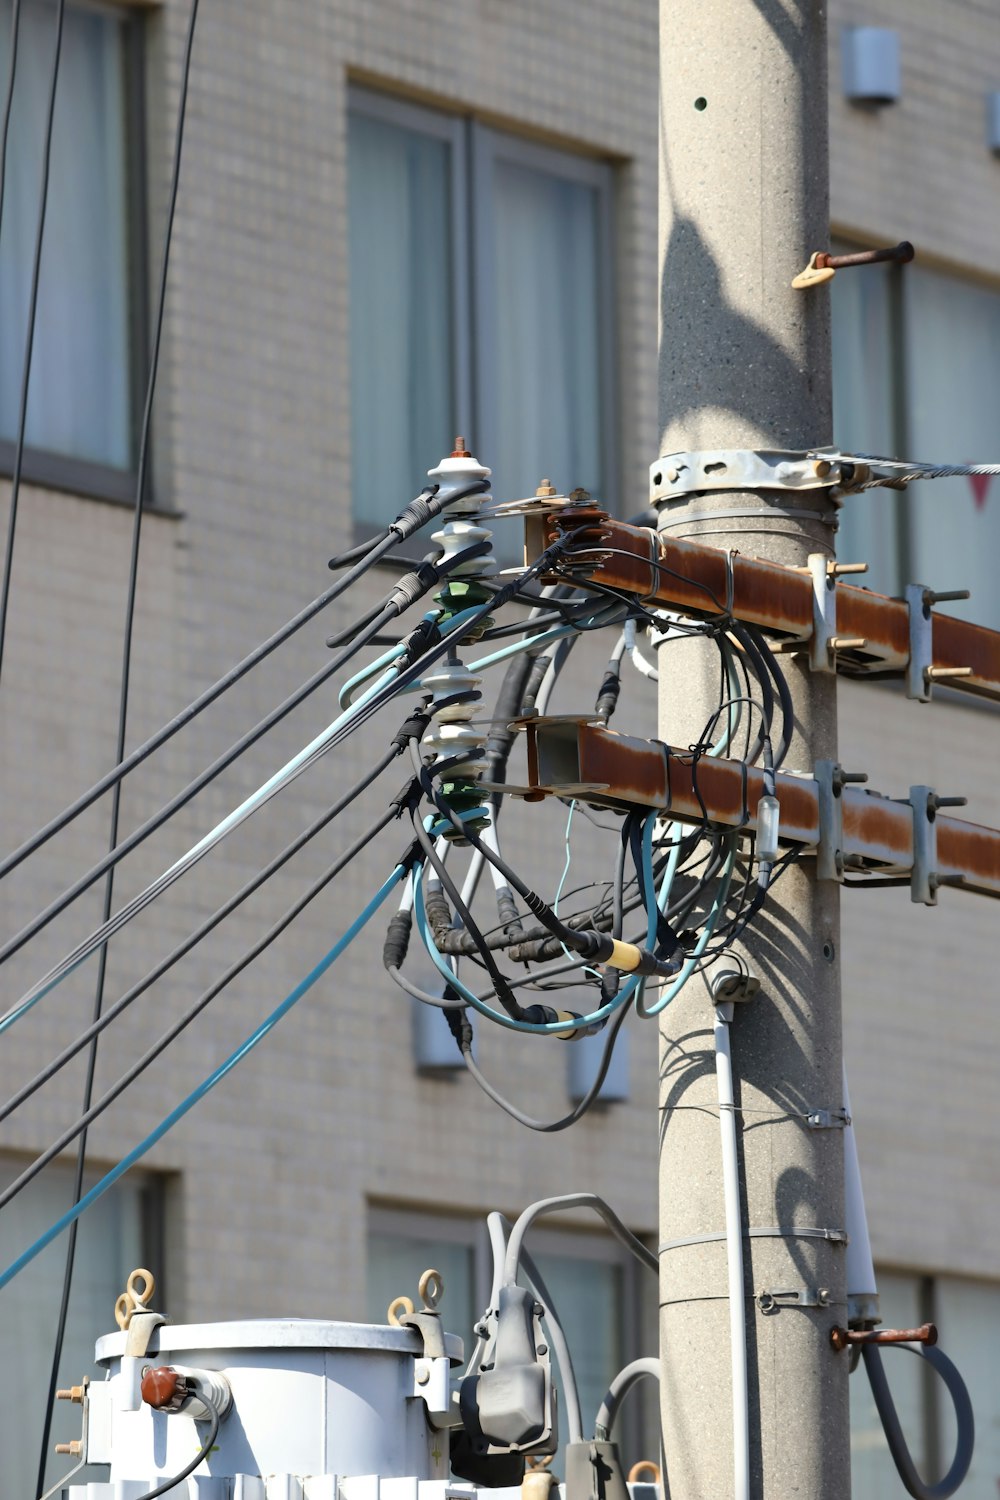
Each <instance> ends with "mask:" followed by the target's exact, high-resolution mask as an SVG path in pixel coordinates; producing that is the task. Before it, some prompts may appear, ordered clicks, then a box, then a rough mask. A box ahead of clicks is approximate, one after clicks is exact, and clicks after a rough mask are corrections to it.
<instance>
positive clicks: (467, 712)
mask: <svg viewBox="0 0 1000 1500" xmlns="http://www.w3.org/2000/svg"><path fill="white" fill-rule="evenodd" d="M482 680H483V679H482V678H481V677H478V676H477V675H476V673H475V672H470V671H469V669H468V667H467V666H465V665H464V664H463V663H462V662H460V661H454V662H445V663H444V664H443V665H442V666H439V667H435V669H434V671H433V672H428V674H427V676H426V677H423V678H421V686H422V687H423V688H424V689H425V690H426V691H428V692H430V693H432V694H433V702H432V704H431V712H432V713H433V714H434V717H435V718H436V719H437V718H440V719H441V721H442V722H443V723H446V724H447V723H453V722H454V721H455V720H457V719H471V718H473V717H474V716H475V714H476V713H477V712H478V711H479V709H480V703H479V700H478V699H475V700H473V701H471V702H468V703H448V704H447V706H446V707H443V708H438V706H437V705H438V704H439V703H445V702H446V700H447V699H448V698H451V697H454V695H455V694H456V693H474V692H475V691H476V689H477V688H478V687H479V684H480V683H481V682H482Z"/></svg>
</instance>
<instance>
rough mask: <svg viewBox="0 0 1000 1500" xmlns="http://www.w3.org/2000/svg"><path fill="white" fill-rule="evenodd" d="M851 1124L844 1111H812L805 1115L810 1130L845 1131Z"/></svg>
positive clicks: (841, 1109) (848, 1116)
mask: <svg viewBox="0 0 1000 1500" xmlns="http://www.w3.org/2000/svg"><path fill="white" fill-rule="evenodd" d="M850 1123H851V1117H850V1115H849V1114H848V1113H847V1110H846V1109H843V1108H840V1109H813V1110H810V1112H809V1114H807V1115H806V1125H807V1126H808V1128H809V1129H810V1130H845V1129H846V1128H847V1126H848V1125H850Z"/></svg>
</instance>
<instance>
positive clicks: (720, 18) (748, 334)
mask: <svg viewBox="0 0 1000 1500" xmlns="http://www.w3.org/2000/svg"><path fill="white" fill-rule="evenodd" d="M660 48H661V101H660V109H661V116H660V256H659V270H660V316H661V327H660V356H659V412H660V434H659V442H660V446H659V449H658V452H659V453H661V454H671V453H678V452H688V453H690V452H703V451H706V450H717V449H761V448H765V449H788V450H798V451H801V450H806V449H811V448H814V447H816V446H819V445H822V444H825V443H827V442H829V440H830V436H831V431H830V429H831V374H830V329H829V305H828V292H827V291H826V290H825V289H824V288H823V287H821V286H820V287H814V288H811V289H809V290H807V291H795V290H793V289H792V287H791V282H792V279H793V277H794V276H795V275H796V273H797V271H798V270H799V269H800V268H801V267H802V266H803V265H804V264H805V263H806V262H807V260H808V258H809V256H810V254H811V253H812V251H813V250H814V249H815V247H816V246H817V245H825V244H828V243H829V209H828V167H827V85H826V68H827V62H826V25H825V16H824V8H823V7H822V6H821V4H820V3H819V0H785V3H784V4H782V5H774V6H771V5H764V4H761V3H759V0H717V3H715V4H710V5H707V4H705V0H661V4H660ZM858 274H864V272H859V273H858ZM830 520H831V516H830V514H829V506H828V504H826V503H825V499H824V497H823V492H822V491H821V492H818V493H817V492H816V491H813V492H809V493H802V494H795V493H793V492H791V491H788V490H785V491H775V492H771V493H764V492H759V491H750V492H742V493H739V492H733V491H731V490H730V491H728V492H725V493H721V494H720V493H701V494H697V493H695V494H688V495H684V496H682V497H680V498H676V499H672V500H668V501H666V502H664V503H662V504H661V506H660V511H659V527H660V529H661V532H663V533H665V534H668V535H670V536H671V537H675V538H684V539H688V540H691V541H695V542H699V543H704V544H707V545H711V546H716V547H719V548H722V549H730V548H739V549H740V550H741V551H743V552H752V553H753V554H754V555H755V556H757V557H762V558H766V559H768V560H769V561H773V562H776V563H783V564H786V565H790V566H796V567H805V566H806V565H807V559H808V557H809V554H810V553H813V554H815V553H827V554H829V555H830V556H831V557H832V556H833V550H834V548H833V540H834V538H833V531H832V529H831V526H830ZM783 662H784V664H785V669H786V671H787V675H788V678H789V682H790V685H791V691H792V697H793V702H794V708H795V726H796V727H795V733H794V737H793V740H792V744H791V749H790V753H789V756H788V760H787V765H788V767H790V768H795V769H800V770H803V771H809V772H811V769H812V767H813V765H814V764H815V762H816V761H817V760H820V759H826V760H836V758H837V744H836V696H835V695H836V678H835V677H834V676H833V675H832V673H823V672H815V673H810V671H809V668H808V666H807V665H806V664H805V663H803V662H801V661H799V660H789V659H788V658H784V659H783ZM660 693H661V707H660V736H661V738H662V739H664V740H666V741H668V742H669V743H673V744H675V745H677V744H679V745H685V744H690V743H693V742H694V741H696V740H697V738H698V736H699V734H700V732H701V730H702V728H703V726H704V725H705V723H706V721H707V720H708V719H709V717H710V715H711V714H712V713H713V712H714V711H715V709H716V707H717V705H718V694H719V683H718V655H717V652H716V651H715V648H714V646H712V645H711V643H710V642H706V641H704V640H697V639H692V640H690V641H676V640H672V641H670V642H669V643H668V644H666V645H664V646H662V647H661V649H660ZM741 952H742V955H743V957H744V958H745V959H746V961H747V963H748V964H749V966H750V968H751V971H752V972H753V973H754V974H755V975H756V976H757V977H758V978H759V979H760V982H761V988H760V991H759V993H758V994H757V995H756V997H755V998H753V999H752V1000H750V1001H748V1003H746V1004H743V1005H739V1006H736V1007H735V1008H734V1009H735V1015H734V1018H733V1020H732V1022H731V1025H730V1027H729V1034H730V1042H731V1054H732V1069H733V1074H734V1082H735V1100H736V1107H737V1120H738V1121H743V1120H746V1119H752V1120H753V1121H754V1127H755V1128H754V1129H753V1130H751V1131H749V1132H748V1131H746V1130H745V1129H744V1128H743V1126H742V1125H740V1126H739V1128H738V1161H739V1175H740V1181H741V1199H742V1218H743V1236H744V1237H743V1247H744V1298H743V1306H744V1314H745V1331H746V1351H747V1353H746V1364H747V1375H748V1391H749V1394H748V1401H747V1403H746V1405H747V1410H748V1413H749V1422H748V1437H747V1438H746V1439H745V1442H744V1451H743V1452H742V1454H741V1452H740V1451H739V1450H740V1442H739V1441H737V1442H736V1444H735V1447H734V1441H733V1437H734V1428H736V1427H738V1424H737V1423H736V1422H735V1420H734V1411H733V1404H732V1389H733V1387H732V1362H731V1331H730V1315H729V1297H728V1285H729V1283H728V1279H727V1251H726V1244H725V1242H724V1240H723V1239H720V1238H719V1237H718V1235H719V1231H721V1230H723V1229H724V1227H725V1217H724V1195H723V1181H722V1165H721V1153H720V1139H719V1120H718V1102H717V1094H716V1083H715V1067H714V1063H713V1055H714V1047H713V1028H714V1022H715V1015H714V1006H713V999H712V994H711V990H710V984H709V977H708V976H706V977H704V978H697V977H696V978H694V979H692V981H691V982H690V983H689V984H688V985H687V986H686V988H685V989H684V990H683V991H682V992H681V994H680V995H679V996H678V998H677V999H675V1000H674V1002H673V1003H672V1004H671V1005H669V1006H668V1007H667V1008H666V1009H665V1010H664V1012H663V1014H662V1018H661V1022H660V1027H661V1044H660V1064H661V1089H660V1126H661V1134H660V1139H661V1152H660V1338H661V1367H662V1379H661V1391H662V1400H663V1426H664V1451H665V1453H666V1455H667V1468H668V1475H667V1478H668V1481H669V1489H670V1495H671V1500H705V1497H707V1496H713V1497H715V1496H718V1497H721V1496H730V1495H732V1496H735V1497H736V1500H747V1497H751V1496H752V1497H753V1500H787V1497H788V1496H790V1495H803V1496H805V1495H808V1496H809V1497H810V1500H847V1497H848V1496H849V1493H850V1468H849V1426H848V1395H847V1361H846V1359H844V1358H843V1357H841V1356H839V1355H838V1354H837V1353H836V1352H835V1351H834V1350H833V1348H832V1347H831V1344H830V1328H831V1326H832V1325H833V1324H835V1323H838V1322H843V1321H844V1320H845V1318H846V1288H845V1248H844V1243H843V1237H842V1231H843V1228H844V1145H843V1138H842V1135H841V1133H840V1132H839V1131H837V1130H808V1129H806V1128H804V1126H803V1125H802V1122H801V1119H799V1120H798V1121H796V1120H794V1119H792V1118H789V1117H790V1116H791V1115H793V1114H796V1113H799V1114H805V1113H807V1112H808V1111H809V1110H817V1109H835V1108H837V1107H838V1106H839V1103H840V1099H841V1093H842V1087H841V1020H840V974H839V905H838V888H837V885H836V883H835V882H833V881H826V882H819V881H817V879H816V878H815V875H814V873H813V871H812V869H811V868H810V866H809V862H808V861H802V862H801V863H799V864H794V865H793V866H792V867H791V868H790V869H789V870H787V871H785V872H783V874H782V877H781V879H780V882H778V883H776V884H775V886H774V888H773V891H772V893H771V894H770V896H769V898H768V900H767V902H766V904H765V906H764V908H763V911H762V913H761V914H760V916H759V917H758V919H757V920H756V921H755V922H754V923H752V924H751V925H750V927H749V928H748V930H747V932H746V935H745V938H744V943H743V947H742V950H741ZM749 1111H755V1113H753V1114H750V1113H749ZM741 1112H747V1113H741ZM807 1228H808V1229H811V1230H813V1231H815V1230H816V1229H817V1228H819V1229H829V1230H831V1231H833V1233H832V1234H831V1236H830V1237H829V1238H824V1237H823V1236H821V1235H820V1234H817V1233H812V1234H809V1235H807V1234H805V1233H803V1234H802V1235H801V1236H797V1235H796V1230H797V1229H801V1230H805V1229H807ZM748 1231H749V1233H748ZM755 1231H756V1233H755ZM838 1232H839V1233H838ZM821 1291H822V1293H823V1296H822V1298H821V1297H820V1296H819V1295H818V1294H819V1293H820V1292H821ZM792 1292H794V1294H795V1295H794V1297H792V1296H791V1295H790V1293H792ZM762 1308H767V1309H769V1310H768V1311H762ZM744 1466H745V1468H746V1477H744V1475H743V1470H744Z"/></svg>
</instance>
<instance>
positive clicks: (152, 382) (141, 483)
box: [0, 0, 199, 1495]
mask: <svg viewBox="0 0 1000 1500" xmlns="http://www.w3.org/2000/svg"><path fill="white" fill-rule="evenodd" d="M198 3H199V0H191V14H190V18H189V20H188V30H187V40H186V44H185V49H184V66H183V70H182V74H181V92H180V101H179V104H178V108H177V132H176V137H175V141H174V160H173V168H172V172H171V181H170V202H169V206H168V209H167V226H166V232H165V235H164V240H163V261H162V264H161V266H160V282H159V288H158V291H157V302H156V320H155V325H154V332H153V348H152V352H151V355H150V362H149V379H148V382H147V385H146V403H145V407H144V408H143V414H142V427H141V430H140V437H139V458H138V463H137V465H136V485H135V504H134V509H133V515H132V549H131V556H130V560H129V575H128V591H127V597H126V603H125V631H124V641H123V645H122V666H121V675H120V688H119V700H118V735H117V739H116V743H115V764H116V765H119V766H120V765H121V763H122V761H123V760H124V759H125V731H126V724H127V722H128V696H129V686H130V680H131V669H132V636H133V627H134V624H135V600H136V591H137V588H138V583H139V543H140V539H141V536H142V516H143V510H144V503H143V502H144V499H145V489H146V475H147V471H148V467H149V434H150V427H151V425H152V416H153V399H154V397H155V395H156V376H157V373H158V371H159V366H160V345H161V343H162V341H163V314H164V309H165V307H166V300H167V274H168V271H169V269H170V245H171V241H172V238H173V229H174V215H175V212H176V208H177V192H178V188H179V186H180V175H181V151H182V148H183V144H184V119H185V114H186V111H187V97H188V83H189V80H190V76H191V52H192V48H193V45H194V29H195V23H196V21H197V19H198ZM59 25H60V31H61V28H62V9H61V7H60V17H59ZM58 65H59V64H58V54H57V58H56V65H55V66H56V68H58ZM52 90H53V96H54V94H55V76H54V74H53V81H52ZM47 172H48V168H47V166H46V174H47ZM43 212H44V209H43ZM36 290H37V289H36ZM26 384H27V377H26ZM26 396H27V390H25V397H26ZM19 436H20V434H19ZM10 550H11V553H12V551H13V531H12V532H11V539H10ZM5 607H6V600H5ZM2 628H3V624H2V619H0V631H2ZM0 653H2V638H0ZM121 791H122V786H121V781H120V780H118V781H117V782H116V783H115V789H114V793H113V794H112V799H111V821H110V831H109V835H108V846H109V848H110V849H114V847H115V845H116V844H117V842H118V824H119V817H120V813H121ZM114 879H115V872H114V869H113V868H112V869H110V870H109V871H108V878H107V881H106V882H105V886H104V901H103V908H102V910H103V916H102V921H104V922H106V921H107V920H108V918H109V917H110V915H111V902H112V898H113V893H114ZM107 962H108V946H107V944H106V943H104V944H103V945H102V946H101V950H100V953H99V955H98V960H97V983H96V986H95V991H94V1020H95V1021H97V1020H99V1018H100V1014H101V1010H102V1008H103V1005H104V980H105V975H106V973H107ZM96 1068H97V1035H96V1033H95V1035H94V1038H93V1040H92V1042H91V1045H90V1053H89V1056H88V1058H87V1069H86V1076H85V1079H84V1085H83V1109H84V1113H86V1111H87V1108H88V1106H89V1104H90V1101H91V1099H92V1097H93V1092H94V1073H95V1070H96ZM86 1155H87V1133H86V1131H84V1132H83V1134H82V1135H81V1136H80V1142H79V1147H78V1150H77V1159H76V1176H75V1179H74V1184H73V1207H74V1208H75V1207H76V1205H77V1203H79V1201H80V1198H81V1196H82V1194H83V1173H84V1165H85V1162H86ZM78 1227H79V1220H78V1219H74V1220H73V1223H72V1224H71V1225H70V1230H69V1236H68V1238H67V1241H66V1263H65V1270H64V1274H63V1290H62V1298H61V1300H60V1304H59V1318H58V1322H57V1324H56V1336H55V1346H54V1350H53V1356H52V1367H51V1370H50V1372H49V1389H48V1398H47V1401H46V1407H45V1417H44V1420H43V1424H42V1446H41V1453H40V1456H39V1460H38V1494H39V1495H41V1494H43V1493H44V1489H45V1469H46V1461H47V1457H48V1447H49V1436H50V1430H51V1424H52V1409H53V1402H54V1401H55V1394H56V1387H57V1385H58V1384H59V1365H60V1362H61V1360H62V1351H63V1344H64V1342H65V1337H66V1319H67V1317H68V1316H69V1298H70V1290H71V1288H72V1284H73V1267H74V1264H75V1262H76V1237H77V1230H78Z"/></svg>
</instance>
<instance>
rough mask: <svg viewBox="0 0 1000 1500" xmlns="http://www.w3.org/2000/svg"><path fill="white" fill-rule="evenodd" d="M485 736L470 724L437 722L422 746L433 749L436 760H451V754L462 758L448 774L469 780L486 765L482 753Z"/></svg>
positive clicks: (428, 749) (429, 749)
mask: <svg viewBox="0 0 1000 1500" xmlns="http://www.w3.org/2000/svg"><path fill="white" fill-rule="evenodd" d="M484 745H485V737H484V736H483V735H482V734H481V733H480V732H479V730H478V729H476V728H475V727H474V726H473V725H472V724H462V723H452V724H439V725H437V726H436V728H435V731H434V733H433V734H428V735H427V736H426V737H425V739H424V742H423V748H424V749H425V750H427V751H433V752H434V754H435V755H436V756H437V758H438V760H451V759H452V757H453V756H456V755H461V756H462V757H463V758H462V759H461V760H460V761H456V762H455V764H454V765H453V766H451V767H450V768H449V770H448V776H449V777H452V776H463V777H467V778H469V779H470V780H471V779H472V778H473V777H476V776H478V775H479V773H480V772H481V771H482V770H483V769H484V767H485V765H486V759H485V756H484V755H483V749H484Z"/></svg>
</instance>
